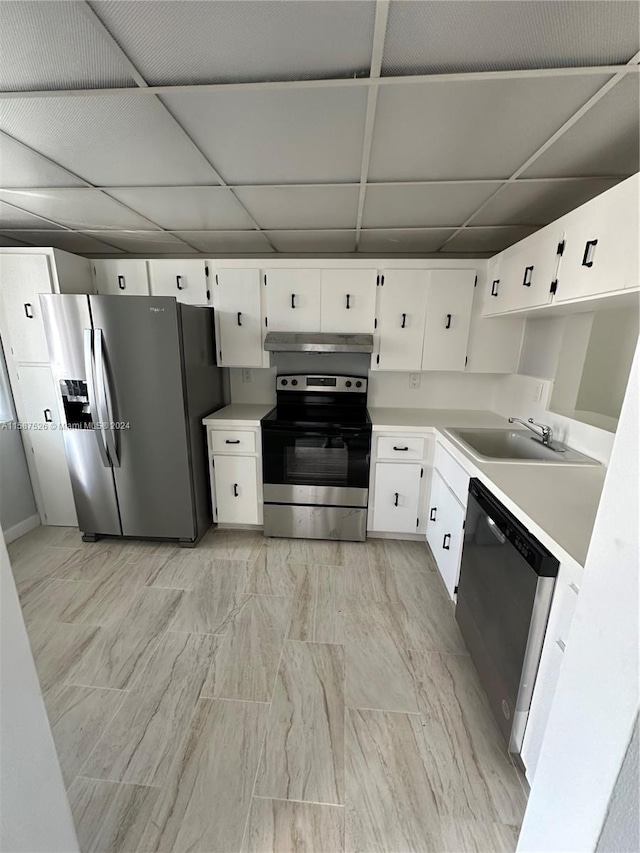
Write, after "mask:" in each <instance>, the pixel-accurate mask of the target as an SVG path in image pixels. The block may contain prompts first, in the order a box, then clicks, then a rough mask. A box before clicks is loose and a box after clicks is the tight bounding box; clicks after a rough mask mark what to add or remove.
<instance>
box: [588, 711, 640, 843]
mask: <svg viewBox="0 0 640 853" xmlns="http://www.w3.org/2000/svg"><path fill="white" fill-rule="evenodd" d="M639 754H640V740H639V738H638V718H637V717H636V724H635V726H634V727H633V736H632V738H631V743H630V744H629V747H628V749H627V753H626V755H625V757H624V761H623V762H622V767H621V769H620V773H619V774H618V778H617V779H616V785H615V788H614V789H613V793H612V794H611V799H610V800H609V808H608V809H607V816H606V817H605V820H604V824H603V826H602V832H601V833H600V838H599V839H598V846H597V847H596V850H597V853H620V851H622V850H624V851H635V850H640V797H639V791H638V780H640V766H639V764H640V762H639V761H638V759H639Z"/></svg>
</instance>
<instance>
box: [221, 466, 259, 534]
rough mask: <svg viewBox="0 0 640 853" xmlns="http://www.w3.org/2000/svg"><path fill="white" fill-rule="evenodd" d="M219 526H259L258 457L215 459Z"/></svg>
mask: <svg viewBox="0 0 640 853" xmlns="http://www.w3.org/2000/svg"><path fill="white" fill-rule="evenodd" d="M212 466H213V468H212V472H213V482H214V488H215V495H216V510H217V513H216V515H217V518H216V520H217V521H218V522H219V523H223V524H258V523H259V518H258V466H257V459H256V457H255V456H231V455H229V456H214V457H213V459H212Z"/></svg>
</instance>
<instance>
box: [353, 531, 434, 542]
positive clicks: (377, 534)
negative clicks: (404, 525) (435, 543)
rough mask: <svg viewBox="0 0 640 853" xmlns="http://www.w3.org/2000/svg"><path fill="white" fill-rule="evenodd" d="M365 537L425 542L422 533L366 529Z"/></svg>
mask: <svg viewBox="0 0 640 853" xmlns="http://www.w3.org/2000/svg"><path fill="white" fill-rule="evenodd" d="M367 539H400V540H402V541H403V542H426V541H427V540H426V539H425V535H424V533H383V532H382V531H379V530H367Z"/></svg>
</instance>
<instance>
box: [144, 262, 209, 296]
mask: <svg viewBox="0 0 640 853" xmlns="http://www.w3.org/2000/svg"><path fill="white" fill-rule="evenodd" d="M149 283H150V286H151V294H152V296H175V298H176V299H177V300H178V302H184V303H185V304H186V305H208V304H209V296H208V284H207V275H206V264H205V262H204V261H200V260H198V261H197V260H193V259H191V260H181V261H174V260H171V261H170V260H165V259H162V260H159V261H149Z"/></svg>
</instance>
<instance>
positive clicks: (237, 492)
mask: <svg viewBox="0 0 640 853" xmlns="http://www.w3.org/2000/svg"><path fill="white" fill-rule="evenodd" d="M239 494H240V492H239V491H238V484H237V483H234V484H233V496H234V498H237V497H238V495H239Z"/></svg>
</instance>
